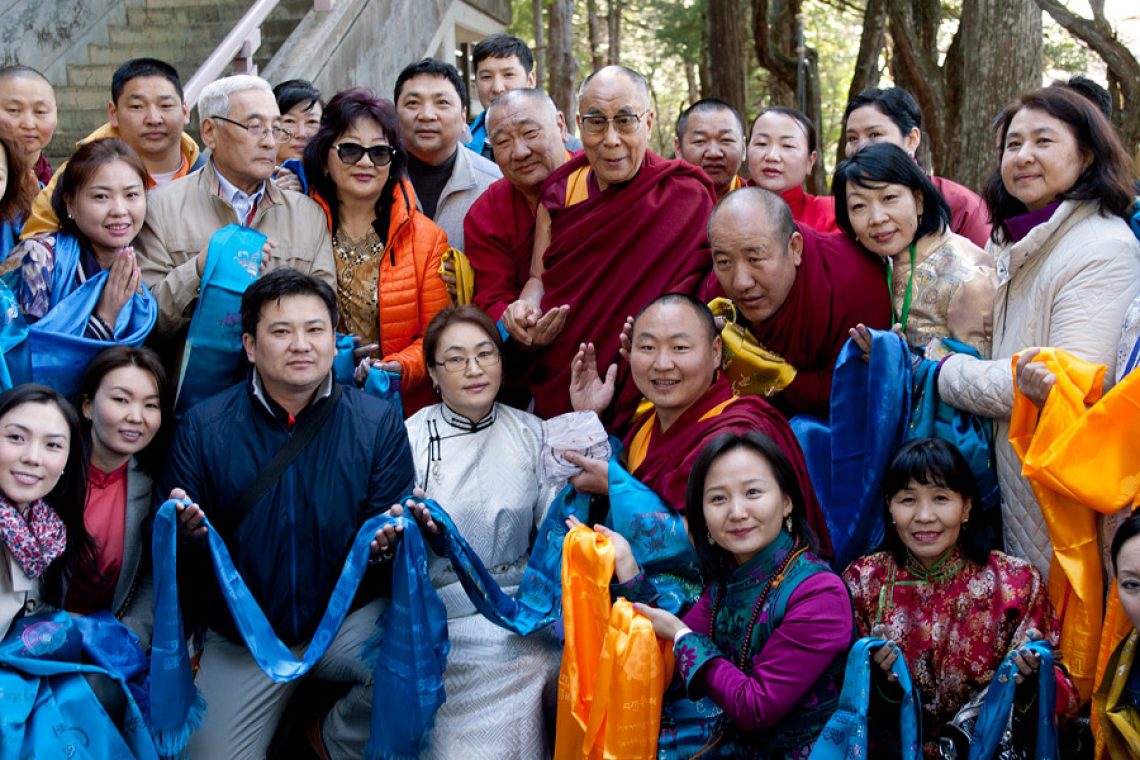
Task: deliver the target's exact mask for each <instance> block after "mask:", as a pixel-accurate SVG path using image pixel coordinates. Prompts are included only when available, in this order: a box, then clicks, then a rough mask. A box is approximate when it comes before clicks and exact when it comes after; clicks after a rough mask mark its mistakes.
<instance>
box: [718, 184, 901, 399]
mask: <svg viewBox="0 0 1140 760" xmlns="http://www.w3.org/2000/svg"><path fill="white" fill-rule="evenodd" d="M708 235H709V245H710V247H711V248H712V259H713V271H712V274H711V275H710V277H709V281H708V283H707V286H708V287H707V295H709V296H710V297H716V296H727V297H728V298H729V299H731V300H732V302H733V303H734V304H735V306H736V310H737V313H738V314H739V315H740V317H741V318H742V322H743V325H744V326H745V327H746V328H748V329H749V331H750V332H751V333H752V335H753V336H755V338H756V339H757V341H759V342H760V344H761V345H763V346H764V347H765V348H767V349H769V350H771V351H774V352H775V353H777V354H779V355H780V357H782V358H783V360H784V361H786V362H788V363H790V364H791V365H792V366H793V367H794V368H795V370H796V374H795V378H794V379H793V380H792V382H791V383H790V384H789V385H788V386H787V387H786V388H784V389H783V391H781V392H780V393H779V394H778V395H775V396H773V397H772V399H771V400H772V403H773V404H774V405H775V406H776V407H777V408H778V409H780V411H782V412H784V413H785V414H786V415H788V416H789V417H790V416H792V415H795V414H799V413H802V412H807V413H810V414H817V415H820V416H823V417H825V418H826V417H827V414H828V408H829V401H830V398H831V374H832V371H833V370H834V369H835V360H836V359H837V358H838V357H839V351H840V349H841V348H842V347H843V344H844V343H845V342H846V341H847V338H848V330H850V329H851V328H852V327H854V326H855V325H857V324H859V323H863V324H865V325H868V326H870V327H875V328H878V329H881V330H887V329H890V325H891V300H890V293H889V291H888V289H887V273H886V269H885V264H884V263H883V260H882V259H880V258H879V257H877V256H873V255H871V254H869V253H867V252H866V251H864V250H863V249H861V248H859V247H857V246H855V245H854V244H853V243H851V242H850V241H849V240H848V239H847V238H846V237H844V236H843V235H841V234H827V233H821V232H817V231H815V230H813V229H811V228H810V227H807V226H806V225H797V224H796V223H795V221H794V220H793V219H792V212H791V210H790V209H789V208H788V204H786V203H784V201H783V200H781V199H780V197H779V196H777V195H775V194H773V193H771V192H769V191H767V190H764V189H762V188H759V187H746V188H742V189H740V190H737V191H736V192H734V193H731V194H730V195H728V196H726V197H725V198H724V200H722V201H721V202H720V203H719V204H717V207H716V209H715V210H714V211H713V215H712V217H711V218H710V219H709V225H708Z"/></svg>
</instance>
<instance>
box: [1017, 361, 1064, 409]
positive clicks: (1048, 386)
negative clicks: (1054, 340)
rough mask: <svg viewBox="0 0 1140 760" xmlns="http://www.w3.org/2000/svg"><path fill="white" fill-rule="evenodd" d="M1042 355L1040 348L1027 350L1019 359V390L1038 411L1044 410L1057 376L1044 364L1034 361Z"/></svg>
mask: <svg viewBox="0 0 1140 760" xmlns="http://www.w3.org/2000/svg"><path fill="white" fill-rule="evenodd" d="M1039 353H1041V349H1039V348H1027V349H1026V350H1025V351H1023V352H1022V353H1021V356H1020V357H1018V359H1017V389H1018V390H1019V391H1021V395H1023V396H1025V397H1026V398H1027V399H1029V400H1030V401H1032V402H1033V405H1034V406H1036V407H1037V408H1038V409H1041V408H1044V406H1045V400H1046V399H1048V398H1049V392H1050V391H1051V390H1053V385H1054V384H1055V383H1056V382H1057V376H1056V375H1054V374H1053V373H1052V372H1050V371H1049V368H1048V367H1046V366H1045V364H1044V363H1042V362H1038V361H1033V360H1034V359H1036V358H1037V355H1038V354H1039Z"/></svg>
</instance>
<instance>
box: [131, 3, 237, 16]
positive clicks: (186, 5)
mask: <svg viewBox="0 0 1140 760" xmlns="http://www.w3.org/2000/svg"><path fill="white" fill-rule="evenodd" d="M218 4H219V0H145V2H143V3H142V4H141V5H142V7H144V8H190V7H194V6H204V5H218ZM235 4H236V5H237V6H239V7H240V8H241V9H242V13H245V11H246V10H248V9H249V8H250V7H251V6H252V5H253V2H252V0H241V1H240V2H238V3H235Z"/></svg>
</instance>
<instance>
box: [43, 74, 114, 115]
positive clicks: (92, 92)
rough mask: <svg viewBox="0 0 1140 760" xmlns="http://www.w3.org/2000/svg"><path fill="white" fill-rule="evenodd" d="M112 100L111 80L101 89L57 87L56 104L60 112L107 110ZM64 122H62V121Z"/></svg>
mask: <svg viewBox="0 0 1140 760" xmlns="http://www.w3.org/2000/svg"><path fill="white" fill-rule="evenodd" d="M110 99H111V80H110V79H108V80H107V81H106V83H105V84H104V85H103V86H101V87H74V86H70V85H68V86H66V87H56V88H55V102H56V105H57V106H58V107H59V110H60V111H71V110H77V109H78V110H85V109H90V110H94V109H97V108H104V109H105V108H106V107H107V101H108V100H110ZM61 121H62V120H61Z"/></svg>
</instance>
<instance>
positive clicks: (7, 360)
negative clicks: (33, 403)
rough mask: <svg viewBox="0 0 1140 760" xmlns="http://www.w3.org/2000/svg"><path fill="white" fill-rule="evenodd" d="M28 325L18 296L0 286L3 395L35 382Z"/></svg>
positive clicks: (0, 357)
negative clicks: (23, 384) (18, 386)
mask: <svg viewBox="0 0 1140 760" xmlns="http://www.w3.org/2000/svg"><path fill="white" fill-rule="evenodd" d="M27 338H28V324H27V322H25V321H24V317H23V315H22V314H21V313H20V304H19V302H17V301H16V296H15V294H14V293H12V291H11V290H10V289H9V288H8V286H7V285H5V284H4V283H3V282H0V392H2V391H6V390H8V389H9V388H12V387H14V386H16V385H19V384H20V383H26V382H29V381H30V380H31V379H32V357H31V355H30V354H29V352H28V343H27Z"/></svg>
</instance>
